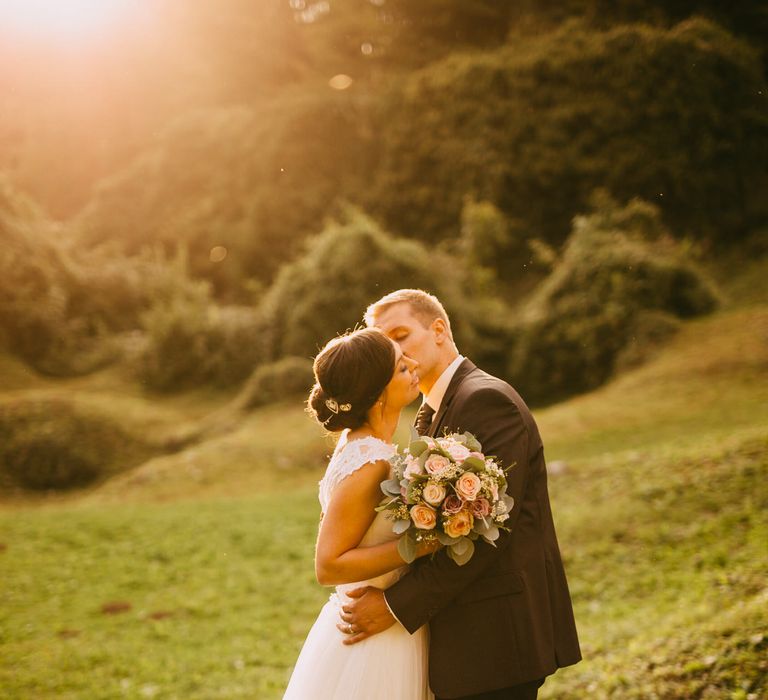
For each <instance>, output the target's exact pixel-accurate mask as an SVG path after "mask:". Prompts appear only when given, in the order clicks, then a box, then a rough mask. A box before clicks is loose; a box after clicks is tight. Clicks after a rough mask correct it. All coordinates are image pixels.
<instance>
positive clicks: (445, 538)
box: [435, 530, 460, 547]
mask: <svg viewBox="0 0 768 700" xmlns="http://www.w3.org/2000/svg"><path fill="white" fill-rule="evenodd" d="M435 534H436V535H437V539H438V541H439V542H440V544H442V545H445V546H446V547H451V546H453V545H454V544H456V543H457V542H458V541H459V539H460V538H459V537H451V536H449V535H446V534H445V533H444V532H442V531H441V530H437V532H436V533H435Z"/></svg>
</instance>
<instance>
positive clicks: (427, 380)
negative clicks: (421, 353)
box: [419, 347, 459, 396]
mask: <svg viewBox="0 0 768 700" xmlns="http://www.w3.org/2000/svg"><path fill="white" fill-rule="evenodd" d="M458 356H459V352H458V350H456V348H455V347H453V348H450V349H449V348H446V351H445V352H444V353H441V355H440V359H439V360H438V362H437V364H435V366H434V368H433V369H432V371H431V372H430V373H429V374H428V375H427V376H425V377H422V378H421V381H420V382H419V390H420V391H421V393H422V394H424V396H427V394H429V392H430V391H432V387H433V386H435V382H436V381H437V380H438V379H440V375H441V374H442V373H443V372H445V370H446V369H447V368H448V366H449V365H450V364H451V362H453V361H454V360H455V359H456V358H457V357H458Z"/></svg>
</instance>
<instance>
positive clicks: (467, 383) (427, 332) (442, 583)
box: [339, 289, 581, 700]
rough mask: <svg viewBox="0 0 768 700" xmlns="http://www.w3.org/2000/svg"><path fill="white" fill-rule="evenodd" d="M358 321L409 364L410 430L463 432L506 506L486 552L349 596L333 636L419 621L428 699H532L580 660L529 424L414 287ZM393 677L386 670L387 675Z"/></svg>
mask: <svg viewBox="0 0 768 700" xmlns="http://www.w3.org/2000/svg"><path fill="white" fill-rule="evenodd" d="M365 321H366V323H367V324H368V325H369V326H376V327H378V328H380V329H381V330H382V331H384V332H385V333H386V334H387V335H388V336H389V337H390V338H392V340H394V341H395V342H397V343H398V344H399V345H400V347H401V348H402V350H403V352H404V353H405V354H407V355H409V356H410V357H412V358H413V359H415V360H417V361H418V362H419V368H418V372H419V376H420V384H419V387H420V389H421V391H422V393H423V394H424V397H425V399H424V402H423V403H422V406H421V408H420V409H419V412H418V414H417V417H416V426H417V429H418V430H419V432H421V433H423V434H427V435H431V436H435V435H441V434H442V433H443V432H445V431H448V432H464V431H469V432H471V433H473V434H474V435H475V436H476V437H477V439H478V440H479V441H480V443H481V445H482V448H483V452H484V453H485V454H487V455H494V456H495V457H497V458H498V460H499V462H500V463H501V465H502V467H508V466H510V465H514V466H513V467H512V468H511V470H510V471H509V472H508V475H507V480H508V488H507V492H508V493H509V494H510V495H511V496H512V497H513V498H514V499H515V505H514V508H513V509H512V511H511V514H510V518H509V520H508V521H507V523H506V525H507V526H508V527H509V528H510V532H508V533H507V532H503V533H502V535H501V536H500V537H499V539H498V540H497V542H496V544H497V546H496V547H493V546H491V545H489V544H487V543H485V542H481V541H479V540H478V541H477V542H476V549H475V553H474V555H473V556H472V558H471V559H470V560H469V562H468V563H466V564H465V565H463V566H458V565H457V564H456V563H454V562H453V561H452V560H451V559H450V558H449V557H448V556H447V555H446V553H445V552H442V551H441V552H438V554H437V555H436V556H435V557H433V558H429V557H424V558H422V559H420V560H417V562H416V563H414V564H413V565H412V567H411V570H410V571H409V573H407V574H406V575H405V576H403V577H402V578H401V579H400V580H399V581H398V582H397V583H396V584H394V585H393V586H392V587H391V588H389V589H388V590H387V591H386V592H382V591H380V590H379V589H376V588H371V587H366V588H361V589H358V590H357V591H356V592H355V591H353V592H352V594H351V595H352V597H353V598H354V599H355V600H353V601H352V602H351V603H350V604H348V605H345V606H344V608H343V612H342V614H341V617H342V619H343V621H344V623H345V624H340V626H339V629H340V630H342V631H344V632H349V630H352V632H351V633H349V634H348V637H347V639H346V640H345V644H355V643H357V642H360V641H362V640H363V639H366V638H367V637H370V636H371V635H374V634H377V633H379V632H382V631H384V630H385V629H387V628H388V627H390V626H391V625H393V624H395V623H396V622H399V623H400V624H402V625H403V626H404V627H405V628H406V629H407V630H408V631H409V632H411V633H413V632H414V631H415V630H417V629H418V628H419V627H421V626H422V625H424V624H426V623H429V628H430V648H429V676H430V686H431V688H432V691H433V692H434V693H435V695H436V696H437V698H438V700H440V699H443V698H445V699H447V698H462V699H463V700H534V699H535V698H536V696H537V693H538V689H539V687H540V686H541V685H542V683H543V682H544V679H545V677H546V676H548V675H550V674H551V673H554V672H555V670H556V669H558V668H560V667H562V666H568V665H570V664H575V663H576V662H577V661H579V659H581V652H580V650H579V641H578V638H577V635H576V626H575V623H574V619H573V610H572V608H571V599H570V595H569V593H568V584H567V582H566V579H565V572H564V570H563V563H562V561H561V559H560V550H559V548H558V544H557V537H556V536H555V527H554V524H553V522H552V511H551V509H550V505H549V494H548V492H547V471H546V466H545V463H544V452H543V447H542V442H541V438H540V436H539V432H538V429H537V427H536V423H535V422H534V420H533V417H532V416H531V413H530V411H529V410H528V407H527V406H526V405H525V403H524V402H523V400H522V399H521V398H520V396H519V395H518V394H517V392H516V391H515V390H514V389H512V387H510V386H509V385H508V384H507V383H506V382H503V381H502V380H501V379H498V378H496V377H493V376H491V375H489V374H486V373H485V372H483V371H482V370H480V369H478V368H477V367H476V366H475V365H474V364H472V362H470V361H469V360H467V359H465V358H463V357H462V356H461V355H459V353H458V351H457V350H456V346H455V344H454V342H453V337H452V335H451V327H450V321H449V320H448V316H447V315H446V313H445V309H443V306H442V305H441V304H440V302H439V301H438V300H437V298H435V297H434V296H432V295H430V294H427V293H426V292H423V291H421V290H415V289H401V290H398V291H396V292H392V293H391V294H388V295H386V296H385V297H383V298H382V299H380V300H379V301H377V302H375V303H374V304H372V305H371V306H370V307H369V308H368V310H367V311H366V315H365ZM396 672H397V671H396V669H395V670H393V673H396Z"/></svg>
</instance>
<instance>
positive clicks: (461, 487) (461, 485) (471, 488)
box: [456, 472, 482, 501]
mask: <svg viewBox="0 0 768 700" xmlns="http://www.w3.org/2000/svg"><path fill="white" fill-rule="evenodd" d="M481 487H482V482H481V481H480V477H479V476H478V475H477V474H474V473H473V472H464V473H463V474H462V475H461V476H460V477H459V478H458V480H457V481H456V493H458V494H459V496H461V497H462V498H463V499H464V500H465V501H474V500H475V498H477V494H478V493H480V488H481Z"/></svg>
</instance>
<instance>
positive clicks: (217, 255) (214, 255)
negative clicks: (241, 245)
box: [210, 245, 227, 263]
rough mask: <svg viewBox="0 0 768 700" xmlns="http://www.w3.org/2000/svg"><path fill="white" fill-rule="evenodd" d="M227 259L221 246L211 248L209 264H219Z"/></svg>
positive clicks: (225, 252) (225, 250)
mask: <svg viewBox="0 0 768 700" xmlns="http://www.w3.org/2000/svg"><path fill="white" fill-rule="evenodd" d="M226 257H227V249H226V248H225V247H224V246H223V245H215V246H213V248H211V255H210V258H211V262H215V263H218V262H221V261H222V260H224V258H226Z"/></svg>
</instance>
